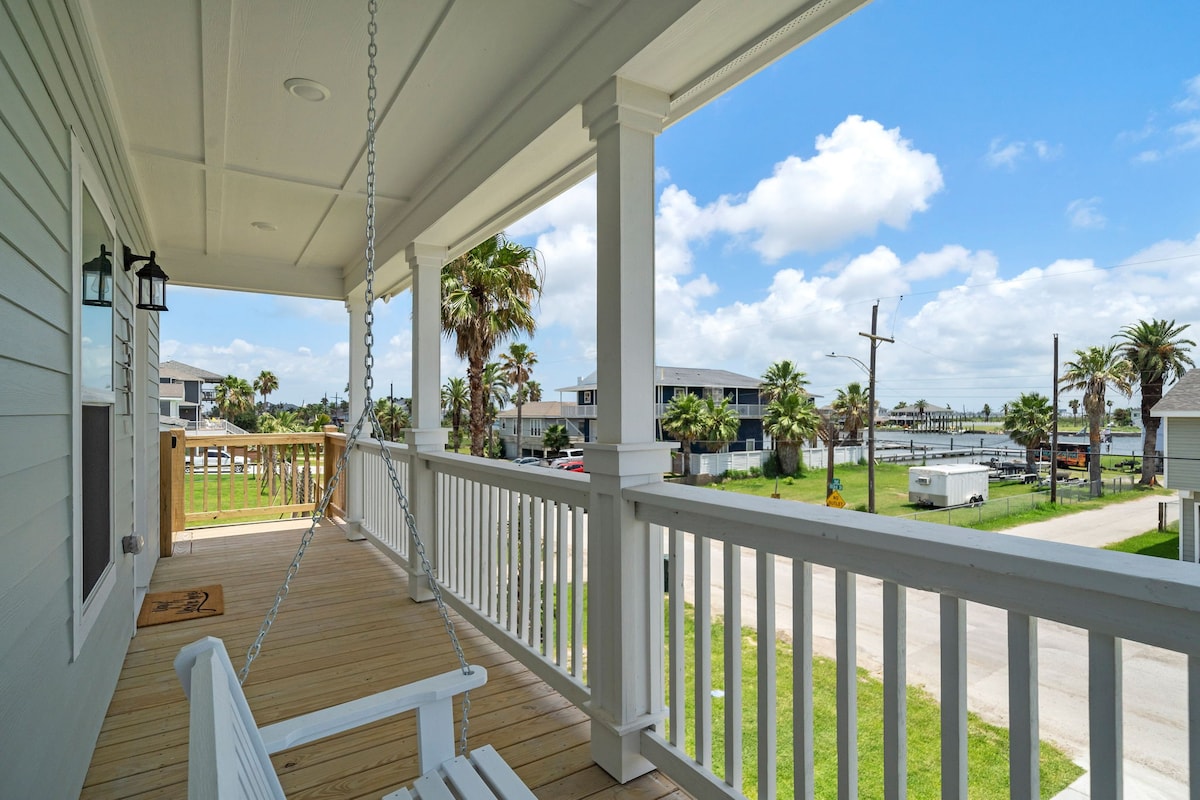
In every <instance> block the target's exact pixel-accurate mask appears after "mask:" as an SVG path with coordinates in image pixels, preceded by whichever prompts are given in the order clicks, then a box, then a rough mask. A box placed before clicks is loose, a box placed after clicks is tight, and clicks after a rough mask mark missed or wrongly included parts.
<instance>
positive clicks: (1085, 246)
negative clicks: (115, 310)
mask: <svg viewBox="0 0 1200 800" xmlns="http://www.w3.org/2000/svg"><path fill="white" fill-rule="evenodd" d="M1197 41H1200V6H1195V5H1194V4H1191V3H1181V2H1161V1H1159V2H1146V3H1141V4H1128V3H1117V2H1088V3H1084V2H1055V3H1044V2H1042V3H1034V2H1024V1H1022V2H1010V3H1004V4H995V3H993V4H985V3H963V2H950V1H949V0H936V1H935V0H921V1H920V2H907V3H905V2H899V0H876V2H874V3H872V4H871V5H869V6H867V7H866V8H864V9H863V10H861V11H860V12H858V13H857V14H855V15H854V16H852V17H851V18H850V19H848V20H847V21H845V22H843V23H842V24H840V25H838V26H835V27H834V28H833V29H831V30H829V31H826V32H825V33H824V34H822V35H821V36H820V37H818V38H817V39H816V40H814V41H812V42H810V43H809V44H808V45H806V46H804V47H802V48H800V49H799V50H797V51H795V52H793V53H792V54H791V55H789V56H788V57H786V58H785V59H783V60H782V61H781V62H779V63H777V64H776V65H774V66H772V67H771V68H769V69H767V70H765V71H763V72H762V73H760V74H758V75H756V76H754V77H753V78H751V79H750V80H748V81H746V82H745V83H743V84H742V85H741V86H739V87H737V88H736V89H734V90H733V91H732V92H730V93H728V94H727V95H726V96H724V97H723V98H721V99H719V100H717V101H716V102H714V103H712V104H710V105H709V106H707V107H706V108H704V109H701V110H700V111H698V112H697V113H695V114H693V115H692V116H691V117H689V118H687V119H685V120H683V121H682V122H680V123H678V124H676V125H675V126H673V127H671V128H669V129H668V130H667V131H665V132H664V133H663V134H662V135H661V136H660V137H659V138H658V142H657V165H658V171H657V176H656V177H657V185H656V191H657V199H658V215H659V216H658V219H657V233H656V236H657V253H656V269H657V274H658V303H657V342H656V347H657V360H658V363H660V364H666V365H674V366H695V367H714V368H723V369H730V370H733V371H735V372H741V373H745V374H748V375H760V374H761V373H762V371H763V370H764V369H765V368H766V367H767V365H768V364H770V363H771V362H772V361H774V360H778V359H781V358H791V359H792V360H794V361H796V362H797V363H798V364H799V365H800V367H801V368H802V369H804V370H806V371H807V372H808V375H809V377H810V379H811V381H812V385H811V386H810V388H811V389H812V390H813V391H814V392H816V393H818V394H821V395H824V396H827V397H828V396H832V395H833V394H834V393H835V391H836V389H837V388H838V387H843V386H845V385H846V384H847V383H848V382H850V381H854V380H860V379H862V377H863V376H862V373H861V372H860V371H858V369H857V368H856V367H855V366H854V365H853V364H852V363H850V362H849V361H847V360H844V359H830V358H825V357H824V355H823V354H825V353H829V352H831V351H836V352H839V353H845V354H848V355H853V356H856V357H858V358H860V359H862V360H864V361H865V360H866V359H867V356H868V352H867V343H866V340H865V339H863V338H862V337H860V336H858V335H857V333H858V332H859V331H864V330H868V329H869V326H870V316H871V306H872V304H873V303H874V302H876V301H878V302H879V304H880V330H881V333H883V334H884V335H889V336H894V337H895V338H896V343H895V344H882V345H881V346H880V350H879V367H878V375H879V389H878V394H879V398H880V400H881V402H882V403H884V405H886V406H891V405H894V404H895V403H896V402H898V401H902V400H903V401H906V402H908V403H914V402H916V401H917V400H920V399H925V400H927V401H929V402H931V403H936V404H938V405H946V404H950V405H952V406H953V407H954V408H956V409H961V408H964V407H965V408H967V409H969V410H975V409H978V408H980V407H982V405H983V404H984V403H989V404H990V405H991V406H992V407H993V408H994V409H999V408H1000V406H1002V405H1003V404H1004V403H1005V402H1007V401H1009V400H1012V399H1014V398H1015V397H1017V395H1019V394H1020V393H1021V392H1023V391H1034V390H1036V391H1042V392H1044V393H1049V391H1050V388H1051V386H1050V384H1051V378H1050V374H1051V367H1052V358H1051V346H1052V336H1053V334H1055V333H1057V334H1059V337H1060V348H1061V353H1062V357H1063V358H1064V359H1066V358H1069V357H1070V355H1071V353H1072V351H1073V350H1074V349H1076V348H1083V347H1087V346H1090V345H1093V344H1104V343H1107V342H1108V341H1109V340H1110V337H1111V336H1112V335H1113V334H1114V333H1116V332H1117V331H1118V330H1119V329H1120V327H1121V326H1122V325H1127V324H1132V323H1135V322H1137V321H1138V320H1139V319H1150V318H1152V317H1160V318H1167V319H1174V320H1176V321H1178V322H1180V323H1194V322H1200V313H1198V307H1200V191H1198V188H1197V182H1198V181H1197V178H1198V177H1200V56H1197V55H1196V52H1197V51H1196V48H1195V42H1197ZM593 193H594V183H593V181H592V180H588V181H585V182H584V183H583V184H581V185H579V186H577V187H575V188H574V189H572V190H570V191H568V192H567V193H565V194H563V195H562V196H560V197H559V198H557V199H555V200H554V201H552V202H551V203H549V204H547V206H545V207H543V208H542V209H540V210H538V211H536V212H534V213H533V214H531V215H530V216H529V217H528V218H526V219H525V220H522V221H521V222H520V223H519V224H517V225H515V226H513V227H512V228H511V229H510V231H509V233H510V235H512V236H514V237H515V238H518V239H519V240H521V241H522V242H525V243H528V244H531V245H533V246H535V247H537V248H538V250H539V251H540V252H541V253H542V256H543V258H544V261H545V267H546V287H545V288H546V291H545V295H544V297H543V299H542V302H541V304H540V307H539V309H538V317H539V323H540V327H539V330H538V333H537V335H536V336H535V338H534V339H533V340H532V346H533V349H534V351H535V352H536V353H537V354H538V358H539V363H538V365H537V367H535V370H534V377H535V378H537V379H538V380H539V381H541V383H542V386H543V387H544V388H545V389H553V388H555V387H559V386H566V385H570V384H571V383H573V382H574V381H575V379H576V378H577V377H578V376H582V375H586V374H587V373H589V372H591V371H592V370H593V369H594V368H595V314H596V311H595V298H594V289H592V287H593V286H594V281H595V203H594V199H593ZM169 305H170V307H171V311H170V312H169V313H166V314H164V315H163V316H162V338H163V346H162V353H163V358H164V359H167V358H176V359H179V360H182V361H185V362H187V363H191V364H194V365H196V366H200V367H204V368H206V369H211V370H213V371H215V372H220V373H229V372H232V373H234V374H237V375H239V376H241V377H245V378H247V379H252V378H253V377H254V376H255V375H257V374H258V372H259V371H260V370H261V369H271V370H272V371H274V372H275V373H276V374H277V375H278V376H279V378H280V389H279V392H278V393H277V395H276V396H275V397H274V398H273V399H279V400H286V401H291V402H313V401H315V400H319V399H320V397H321V396H322V395H323V394H327V395H328V396H329V397H330V398H331V399H332V397H333V395H334V394H335V393H337V394H339V395H340V394H344V387H345V384H346V374H347V366H346V363H347V352H348V347H347V338H348V325H347V321H346V314H345V311H344V309H343V308H342V306H341V305H340V304H336V303H328V302H324V303H322V302H316V301H307V300H297V299H288V298H273V297H268V296H260V295H234V294H230V293H219V294H218V293H214V292H206V291H202V290H193V289H187V288H184V287H171V289H170V295H169ZM376 316H377V326H378V332H377V337H376V341H377V349H378V356H377V365H378V366H377V375H378V377H377V382H376V386H377V387H381V388H382V389H383V390H384V392H386V387H387V385H388V383H389V382H393V383H394V385H395V387H396V393H397V394H401V395H407V394H408V387H409V364H410V358H409V353H408V348H409V343H410V338H409V334H408V330H407V326H408V320H409V306H408V298H407V296H402V297H399V298H396V299H395V300H393V301H392V302H391V303H390V304H388V305H386V306H382V305H381V306H380V307H379V308H378V309H377V315H376ZM1191 333H1192V335H1193V338H1197V339H1200V326H1198V327H1197V328H1195V329H1193V330H1192V331H1191ZM463 372H464V370H463V368H462V366H461V365H460V364H459V363H458V362H457V361H456V360H455V359H454V358H453V354H452V352H451V351H450V348H449V346H448V345H447V346H446V347H444V349H443V377H445V376H449V375H456V374H463ZM554 397H556V395H555V394H554V393H553V392H548V393H547V399H553V398H554ZM1066 399H1067V396H1064V403H1065V400H1066ZM1111 399H1113V400H1114V401H1116V404H1117V405H1125V404H1131V403H1132V402H1134V401H1125V400H1124V399H1123V398H1120V397H1119V396H1117V397H1112V398H1111Z"/></svg>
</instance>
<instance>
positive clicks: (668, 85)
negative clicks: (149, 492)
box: [75, 0, 867, 300]
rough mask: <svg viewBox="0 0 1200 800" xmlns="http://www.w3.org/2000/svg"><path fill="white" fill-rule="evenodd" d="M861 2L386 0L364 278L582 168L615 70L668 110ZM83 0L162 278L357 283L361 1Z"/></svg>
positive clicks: (755, 67)
mask: <svg viewBox="0 0 1200 800" xmlns="http://www.w3.org/2000/svg"><path fill="white" fill-rule="evenodd" d="M866 3H867V0H822V2H819V3H817V2H813V0H776V1H775V2H770V3H746V2H743V0H653V2H629V0H506V2H503V3H497V2H491V3H487V2H474V3H448V2H437V3H433V2H426V3H420V2H409V3H381V4H380V8H379V15H378V30H377V35H376V38H375V42H376V44H377V46H378V57H377V60H376V65H377V68H378V72H377V78H376V83H375V86H376V90H377V93H378V99H377V101H376V103H375V107H376V110H377V117H376V121H375V131H376V137H377V140H376V148H375V151H376V152H377V153H378V163H379V171H378V173H377V175H376V177H377V180H378V184H377V204H376V214H377V229H378V230H379V231H380V236H379V239H378V241H377V243H376V268H377V274H376V278H375V281H374V289H375V293H376V296H377V297H383V296H385V295H388V294H392V293H395V292H398V291H401V290H403V289H404V288H406V287H407V286H408V285H409V283H410V282H411V271H410V267H409V264H408V261H407V259H406V258H405V257H404V251H405V248H406V247H407V246H408V245H409V244H411V243H413V242H420V243H421V244H422V246H428V247H430V248H433V249H436V250H440V251H441V252H443V253H444V254H445V255H446V256H449V257H453V256H457V255H459V254H461V253H463V252H465V251H466V250H467V249H468V248H470V247H473V246H474V245H475V244H477V243H478V242H479V241H481V240H482V239H484V238H486V237H487V236H489V235H491V234H493V233H496V232H498V231H501V230H503V229H504V227H505V226H507V225H509V224H511V223H513V222H515V221H516V220H519V219H521V218H522V217H524V216H525V215H527V214H528V213H529V212H530V211H532V210H534V209H536V208H539V207H540V206H542V205H544V204H545V203H546V202H547V201H548V200H550V199H551V198H553V197H555V196H556V195H558V194H560V193H561V192H563V191H565V190H566V189H568V188H570V187H571V186H574V185H575V184H577V183H578V182H579V181H580V180H582V179H583V178H585V177H587V176H588V175H589V174H591V173H592V172H594V171H595V164H596V145H595V142H594V141H593V140H592V138H591V136H590V134H589V131H588V130H587V129H586V128H585V126H584V124H583V118H584V115H583V106H584V104H585V102H586V101H587V100H588V99H589V98H592V97H597V98H602V97H606V96H605V95H598V94H597V93H598V92H600V91H602V90H607V89H608V88H611V87H609V82H610V81H611V79H612V77H613V76H614V75H619V76H620V77H621V78H622V80H624V81H628V82H629V84H632V85H634V86H641V87H649V90H650V91H652V92H655V93H661V96H662V98H663V99H664V100H665V104H664V107H665V113H661V118H662V124H663V125H664V126H670V125H672V124H674V123H676V122H678V121H680V120H681V119H683V118H684V117H686V116H687V115H689V114H691V113H692V112H693V111H696V110H697V109H699V108H700V107H702V106H704V105H705V104H707V103H708V102H710V101H712V100H713V99H715V98H717V97H719V96H720V95H721V94H723V93H724V92H725V91H727V90H728V89H730V88H732V87H733V86H735V85H737V84H738V83H740V82H741V81H744V80H745V79H746V78H748V77H750V76H751V75H753V74H754V73H756V72H758V71H759V70H762V69H764V68H766V67H767V66H769V65H771V64H772V63H773V62H775V61H776V60H778V59H779V58H781V57H783V56H784V55H786V54H787V53H789V52H791V51H792V50H794V49H795V48H797V47H799V46H801V45H802V44H804V43H805V42H807V41H809V40H810V39H812V38H813V37H815V36H817V35H818V34H819V33H820V32H821V31H823V30H825V29H826V28H828V27H829V26H831V25H833V24H835V23H836V22H838V21H839V20H840V19H842V18H843V17H845V16H847V15H849V14H851V13H853V12H854V11H856V10H858V9H859V8H860V7H862V6H863V5H865V4H866ZM79 4H80V6H82V14H81V20H83V21H86V25H84V24H83V23H81V22H79V21H76V22H75V24H76V25H77V26H79V27H81V28H83V32H84V33H85V34H86V35H87V37H88V39H89V41H87V42H84V43H81V44H82V45H83V46H84V47H86V48H87V49H90V50H92V51H93V52H94V53H95V54H96V60H97V62H98V63H99V64H100V66H101V75H102V76H103V79H97V81H96V83H97V85H98V86H99V87H101V88H102V90H103V91H105V92H106V93H107V94H108V98H107V99H108V101H109V105H110V106H111V108H112V113H113V115H114V117H115V118H116V119H115V124H114V127H115V128H116V129H117V130H120V131H122V132H123V134H124V137H125V140H124V141H122V142H119V143H115V144H112V145H110V146H111V148H112V150H113V151H114V152H110V153H107V154H106V157H107V158H109V159H110V160H112V161H115V162H120V163H126V164H128V165H129V174H130V175H131V176H133V178H134V181H133V182H134V187H133V188H134V191H135V193H136V198H135V201H136V203H137V204H138V206H139V207H140V208H143V209H145V210H146V217H147V224H146V226H145V229H144V230H138V231H134V232H133V236H132V238H133V241H132V242H131V243H130V244H131V245H132V246H135V247H136V248H138V249H140V248H143V247H144V248H145V249H146V250H149V249H151V248H157V255H158V261H159V263H160V264H162V266H163V268H164V269H165V271H166V272H167V273H168V274H170V276H171V282H172V283H173V284H176V285H181V286H204V287H209V288H218V289H232V290H242V291H256V292H270V293H275V294H290V295H297V296H302V297H320V298H325V299H334V300H343V299H345V298H346V297H348V296H352V295H359V294H361V290H362V288H363V285H364V276H363V270H362V262H363V218H364V217H363V213H364V212H363V209H364V208H365V192H364V187H365V185H366V175H367V163H368V153H367V148H366V146H365V137H366V133H365V132H366V127H367V121H366V120H367V100H366V97H367V86H366V76H367V50H368V48H367V34H366V30H367V17H366V14H365V13H364V11H365V8H364V6H365V4H363V3H361V2H359V0H322V2H318V3H291V2H243V3H232V2H214V3H211V4H208V3H205V4H204V7H203V10H204V13H197V10H196V9H197V5H196V4H193V3H164V2H162V0H121V2H109V1H108V0H79ZM132 31H136V32H137V40H138V43H139V45H138V46H137V47H131V46H130V33H131V32H132ZM464 42H471V43H476V46H468V47H464V46H463V43H464ZM501 53H503V55H500V54H501ZM147 64H153V65H155V66H154V68H152V69H147V66H146V65H147ZM303 79H308V81H309V82H308V83H307V84H304V83H302V84H300V85H299V87H296V85H295V82H294V81H295V80H303ZM313 82H315V84H314V83H313ZM288 83H292V88H288V85H287V84H288ZM635 94H636V92H635ZM306 97H307V98H308V99H311V100H313V101H314V102H307V101H306V99H305V98H306ZM656 99H657V98H656ZM164 109H169V113H165V112H164ZM655 113H660V112H658V111H656V112H655ZM118 151H119V152H118Z"/></svg>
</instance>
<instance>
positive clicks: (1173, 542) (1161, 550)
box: [1104, 521, 1179, 561]
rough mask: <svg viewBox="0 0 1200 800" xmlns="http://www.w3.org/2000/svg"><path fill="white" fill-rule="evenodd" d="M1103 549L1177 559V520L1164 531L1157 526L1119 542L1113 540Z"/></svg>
mask: <svg viewBox="0 0 1200 800" xmlns="http://www.w3.org/2000/svg"><path fill="white" fill-rule="evenodd" d="M1104 549H1105V550H1116V551H1117V552H1119V553H1135V554H1137V555H1143V556H1153V557H1154V558H1166V559H1169V560H1171V561H1178V560H1179V522H1178V521H1176V522H1172V523H1170V524H1168V525H1167V529H1166V530H1165V531H1160V530H1158V529H1157V528H1155V529H1153V530H1149V531H1146V532H1145V533H1139V534H1138V535H1137V536H1131V537H1129V538H1128V539H1125V540H1123V541H1120V542H1113V543H1112V544H1110V545H1106V546H1105V547H1104Z"/></svg>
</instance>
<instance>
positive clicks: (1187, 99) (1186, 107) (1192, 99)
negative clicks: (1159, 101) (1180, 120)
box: [1171, 75, 1200, 111]
mask: <svg viewBox="0 0 1200 800" xmlns="http://www.w3.org/2000/svg"><path fill="white" fill-rule="evenodd" d="M1183 91H1184V96H1183V98H1182V99H1180V100H1177V101H1176V102H1175V103H1174V104H1173V105H1172V106H1171V107H1172V108H1174V109H1175V110H1176V111H1200V75H1196V76H1194V77H1191V78H1188V79H1187V80H1186V81H1184V82H1183Z"/></svg>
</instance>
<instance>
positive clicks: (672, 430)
mask: <svg viewBox="0 0 1200 800" xmlns="http://www.w3.org/2000/svg"><path fill="white" fill-rule="evenodd" d="M704 410H705V407H704V401H702V400H701V399H700V398H699V397H697V396H696V395H694V394H691V393H689V392H685V393H683V394H677V395H675V396H674V397H672V398H671V402H670V403H668V404H667V407H666V409H665V410H664V411H663V415H662V428H663V430H664V431H666V432H667V433H669V434H671V435H672V436H674V437H675V438H676V439H677V440H678V441H679V449H680V451H681V452H682V453H683V474H684V475H685V476H686V475H687V474H688V460H689V459H688V455H689V454H690V453H691V451H692V442H694V441H696V440H697V439H699V438H701V437H703V436H704V431H705V419H704V417H705V414H704Z"/></svg>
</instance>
